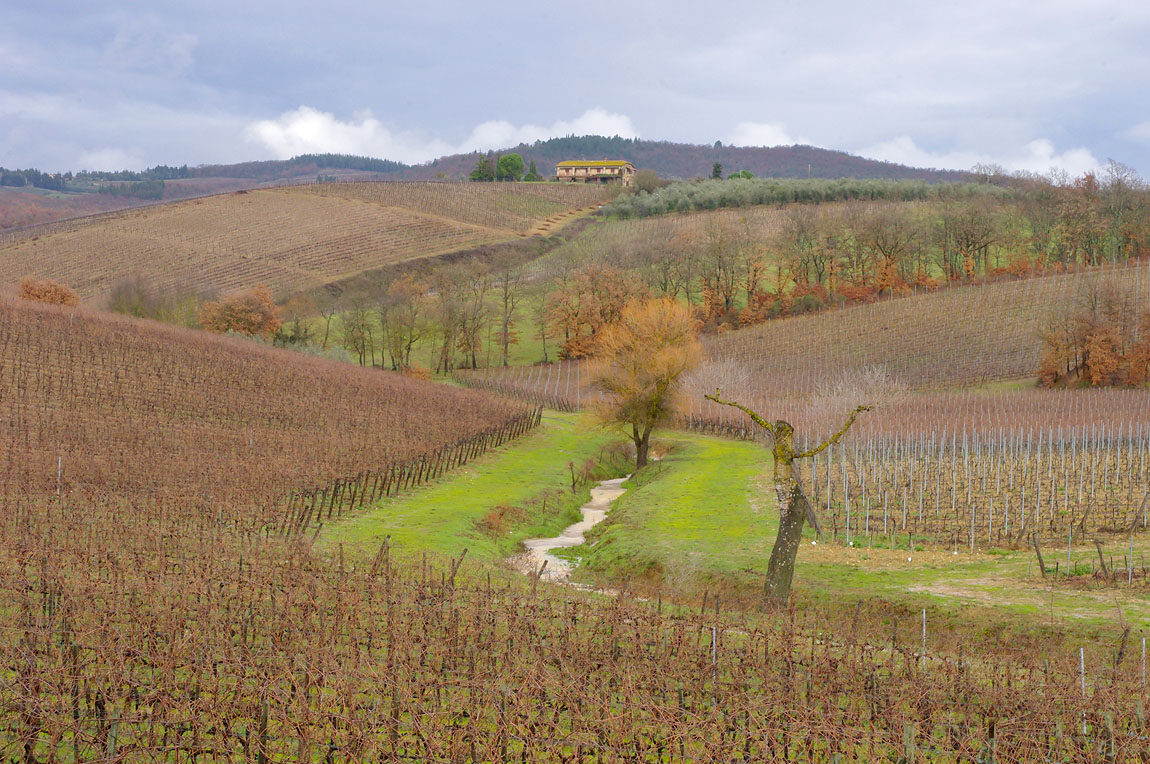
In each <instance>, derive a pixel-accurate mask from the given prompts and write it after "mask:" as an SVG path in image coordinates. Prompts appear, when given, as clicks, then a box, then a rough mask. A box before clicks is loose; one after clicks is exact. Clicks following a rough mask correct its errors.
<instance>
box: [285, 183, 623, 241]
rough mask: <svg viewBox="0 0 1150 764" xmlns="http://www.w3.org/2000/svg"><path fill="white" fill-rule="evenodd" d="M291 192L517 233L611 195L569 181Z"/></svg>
mask: <svg viewBox="0 0 1150 764" xmlns="http://www.w3.org/2000/svg"><path fill="white" fill-rule="evenodd" d="M285 190H286V189H285ZM290 190H291V191H293V192H295V193H301V194H310V195H315V196H323V197H329V198H333V199H353V200H357V201H363V202H371V203H372V204H379V205H382V206H384V207H402V208H404V209H410V210H416V211H422V212H431V213H433V214H435V215H439V216H442V217H446V218H451V219H452V220H459V221H461V222H464V223H470V224H471V225H477V226H481V227H483V228H496V229H500V230H507V231H515V232H516V233H526V232H528V231H529V230H531V228H532V227H533V226H534V225H535V224H536V223H538V222H539V221H540V220H543V219H545V218H548V217H550V216H552V215H558V214H561V213H563V212H566V211H568V210H570V209H572V208H578V207H588V206H591V205H595V204H598V203H601V202H603V201H605V199H606V194H605V191H604V189H603V188H602V187H601V186H591V185H584V184H569V183H418V182H403V183H356V182H351V183H320V184H315V185H307V186H296V187H293V188H292V189H290Z"/></svg>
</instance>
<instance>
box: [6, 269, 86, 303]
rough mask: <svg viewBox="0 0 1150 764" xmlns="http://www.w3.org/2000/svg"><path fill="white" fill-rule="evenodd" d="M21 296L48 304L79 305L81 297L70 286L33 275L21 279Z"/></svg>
mask: <svg viewBox="0 0 1150 764" xmlns="http://www.w3.org/2000/svg"><path fill="white" fill-rule="evenodd" d="M20 297H21V298H22V299H25V300H32V301H33V302H42V303H45V304H47V305H79V304H80V298H79V297H77V296H76V293H75V292H73V291H72V290H71V289H69V288H68V287H66V286H64V285H63V284H61V283H59V282H57V281H52V280H51V279H43V280H39V281H38V280H36V279H34V278H32V277H30V276H29V277H28V278H25V279H22V280H21V281H20Z"/></svg>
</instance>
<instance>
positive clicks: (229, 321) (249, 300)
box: [200, 284, 283, 338]
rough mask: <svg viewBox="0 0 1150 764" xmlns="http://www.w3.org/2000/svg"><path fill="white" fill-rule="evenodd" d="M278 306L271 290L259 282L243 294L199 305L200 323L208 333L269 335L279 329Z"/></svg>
mask: <svg viewBox="0 0 1150 764" xmlns="http://www.w3.org/2000/svg"><path fill="white" fill-rule="evenodd" d="M282 323H283V321H282V320H281V319H280V315H279V308H278V307H277V306H276V303H275V300H274V299H272V293H271V290H270V289H268V288H267V287H265V286H263V285H262V284H259V285H256V286H255V287H253V288H251V289H249V290H248V291H246V292H243V293H242V294H238V295H235V296H234V297H228V298H225V299H222V300H217V301H214V302H206V303H204V305H203V307H202V308H200V326H202V327H203V328H205V329H207V330H208V331H209V332H218V333H220V334H223V333H225V332H237V333H239V334H249V335H252V336H255V337H264V338H267V337H271V336H272V335H273V334H275V333H276V330H277V329H279V328H280V325H281V324H282Z"/></svg>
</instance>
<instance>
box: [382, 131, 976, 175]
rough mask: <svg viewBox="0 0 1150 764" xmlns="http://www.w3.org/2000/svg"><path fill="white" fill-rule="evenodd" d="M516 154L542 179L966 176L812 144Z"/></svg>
mask: <svg viewBox="0 0 1150 764" xmlns="http://www.w3.org/2000/svg"><path fill="white" fill-rule="evenodd" d="M512 152H514V153H517V154H520V155H521V156H522V157H523V160H524V161H525V162H531V161H532V160H534V161H535V163H536V166H537V167H538V170H539V172H540V174H542V175H543V176H544V177H547V176H549V175H553V174H554V173H555V165H556V163H558V162H561V161H563V160H565V159H602V158H605V157H606V158H612V159H626V160H629V161H631V162H632V163H634V165H635V166H636V167H638V168H640V169H650V170H654V171H655V172H657V173H658V174H659V177H661V178H682V179H688V178H695V177H710V175H711V169H712V166H713V165H714V163H715V162H719V163H720V164H722V165H723V169H724V171H725V172H726V173H728V174H729V173H732V172H735V171H738V170H749V171H750V172H752V173H753V174H754V175H755V176H756V177H765V178H806V177H812V178H873V179H885V180H926V181H930V182H940V181H961V180H965V179H966V173H964V172H957V171H954V170H929V169H921V168H914V167H906V166H905V165H899V164H893V163H891V162H880V161H877V160H874V159H864V158H862V157H858V156H854V155H852V154H848V153H846V152H845V151H832V150H830V149H822V148H817V147H815V146H772V147H769V148H768V147H762V146H700V145H695V144H690V143H672V142H670V141H646V140H641V139H638V138H618V137H615V138H605V137H602V136H594V135H589V136H580V137H576V136H571V137H568V138H552V139H550V140H547V141H536V142H535V143H532V144H526V143H521V144H519V145H518V146H513V147H511V148H508V149H504V150H502V151H500V152H498V153H503V154H507V153H512ZM480 156H481V154H480V153H478V152H475V153H470V154H456V155H453V156H447V157H442V158H440V159H436V160H435V161H433V162H430V163H428V164H424V165H418V166H415V167H412V168H409V169H407V170H404V171H403V173H402V174H403V177H405V178H411V179H417V178H418V179H431V178H436V177H442V176H446V177H449V178H460V177H466V176H467V174H468V173H470V172H471V171H472V170H473V169H475V163H476V162H477V161H478V160H479V158H480Z"/></svg>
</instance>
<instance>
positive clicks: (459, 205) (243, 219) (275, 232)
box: [0, 183, 601, 302]
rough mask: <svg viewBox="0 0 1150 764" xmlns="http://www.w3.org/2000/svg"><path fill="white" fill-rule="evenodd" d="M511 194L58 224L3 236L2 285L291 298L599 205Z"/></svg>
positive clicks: (99, 295) (115, 216) (129, 215)
mask: <svg viewBox="0 0 1150 764" xmlns="http://www.w3.org/2000/svg"><path fill="white" fill-rule="evenodd" d="M511 185H513V184H446V183H440V184H430V183H428V184H423V183H417V184H407V183H404V184H386V183H349V184H342V183H340V184H324V185H321V186H301V187H285V188H279V189H268V190H258V191H249V192H239V193H235V194H228V195H223V196H212V197H206V198H202V199H195V200H191V201H185V202H176V203H173V204H164V205H156V206H151V207H148V208H145V209H140V210H124V211H120V212H115V213H108V214H105V215H101V216H97V217H96V218H92V219H88V220H85V219H80V220H74V221H69V222H63V223H55V224H51V225H47V226H43V227H39V228H35V229H25V230H22V231H19V232H14V233H12V234H9V235H7V236H0V283H10V282H14V281H16V280H18V279H20V278H22V277H24V276H28V275H32V276H37V277H42V278H52V279H56V280H58V281H61V282H63V283H65V284H67V285H69V286H71V287H72V288H73V289H75V290H76V291H77V292H78V293H79V294H80V296H81V297H82V298H83V299H84V300H85V301H87V302H98V301H99V300H101V299H103V298H104V297H105V296H106V295H107V294H108V292H109V290H110V289H111V287H112V286H113V285H114V284H115V283H116V282H117V281H118V280H120V279H123V278H126V277H128V276H132V275H142V276H144V277H146V278H147V279H148V280H149V281H150V282H152V283H153V284H154V285H155V287H156V289H157V290H158V291H160V292H166V293H177V292H182V293H189V292H190V293H196V294H210V293H228V292H234V291H238V290H242V289H246V288H249V287H251V286H252V285H254V284H257V283H262V284H265V285H266V286H268V287H270V288H271V289H272V290H273V291H275V292H277V293H280V294H285V293H290V292H295V291H300V290H303V289H308V288H312V287H316V286H320V285H323V284H326V283H330V282H332V281H336V280H339V279H342V278H346V277H348V276H351V275H354V274H356V273H360V272H363V271H366V270H371V269H375V268H379V267H382V266H385V265H389V264H393V263H398V262H405V261H409V260H415V259H419V258H423V257H428V256H432V255H437V254H443V253H447V252H453V251H457V250H461V249H468V248H472V247H477V246H481V245H485V244H491V243H495V242H500V241H507V240H511V239H514V238H516V237H517V236H519V235H520V234H521V233H522V232H523V231H524V230H525V229H527V228H530V227H531V226H532V225H533V224H534V223H535V222H537V221H541V220H544V219H546V218H547V217H549V216H552V215H554V214H557V213H561V212H563V211H565V210H567V209H571V208H572V207H579V206H584V205H585V204H586V203H587V199H588V198H589V190H588V189H586V188H583V187H569V186H563V187H558V186H554V187H553V186H549V185H546V184H524V187H523V189H519V188H516V189H513V190H507V189H505V188H504V186H511ZM385 187H386V188H385ZM591 190H593V191H594V192H595V193H596V194H599V193H601V191H600V190H598V189H591ZM373 195H374V197H376V198H374V199H373V198H371V197H372V196H373ZM564 199H567V201H566V202H565V201H563V200H564ZM453 215H460V216H461V217H460V218H455V217H453ZM474 221H480V222H474Z"/></svg>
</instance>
